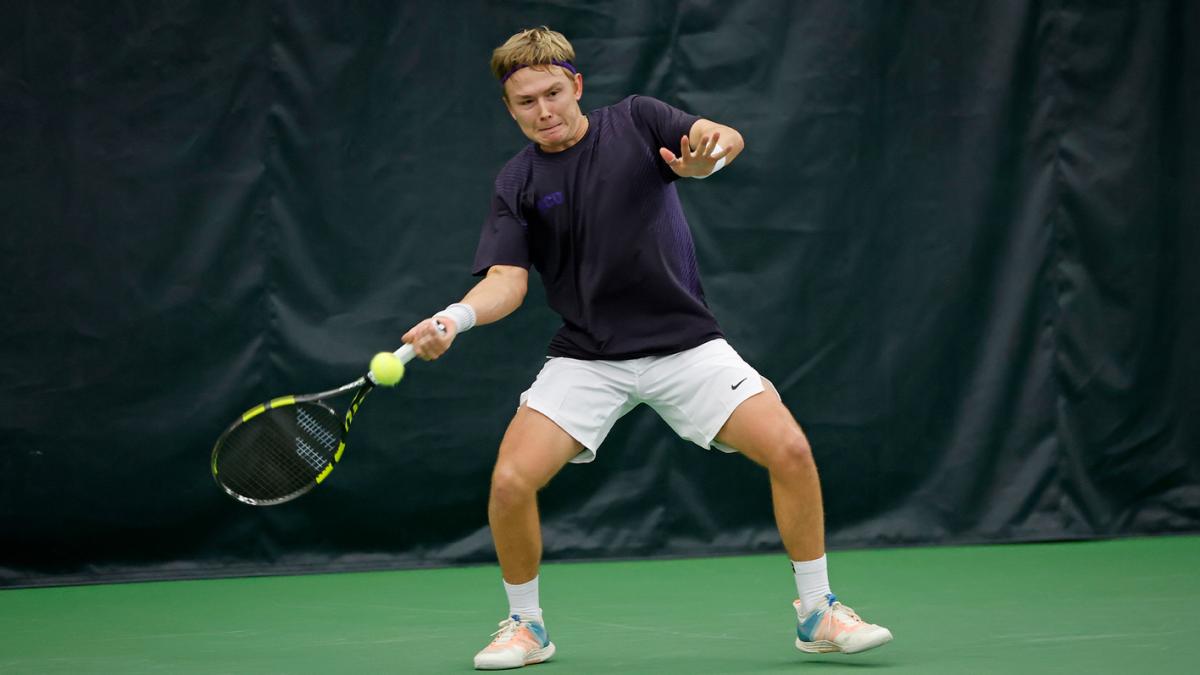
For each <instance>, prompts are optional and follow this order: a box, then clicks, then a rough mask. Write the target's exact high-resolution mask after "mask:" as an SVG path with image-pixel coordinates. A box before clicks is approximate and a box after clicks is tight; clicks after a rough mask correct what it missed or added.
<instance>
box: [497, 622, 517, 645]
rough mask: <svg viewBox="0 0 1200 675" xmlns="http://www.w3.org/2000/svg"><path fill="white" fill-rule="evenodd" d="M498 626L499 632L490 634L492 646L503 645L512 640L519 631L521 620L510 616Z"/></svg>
mask: <svg viewBox="0 0 1200 675" xmlns="http://www.w3.org/2000/svg"><path fill="white" fill-rule="evenodd" d="M498 625H499V626H500V630H498V631H496V632H495V633H492V643H493V644H503V643H505V642H508V641H509V640H512V639H513V636H514V635H516V634H517V631H518V630H520V629H521V620H520V619H517V618H515V617H511V616H510V617H508V618H506V619H504V620H503V621H501V622H500V623H499V624H498Z"/></svg>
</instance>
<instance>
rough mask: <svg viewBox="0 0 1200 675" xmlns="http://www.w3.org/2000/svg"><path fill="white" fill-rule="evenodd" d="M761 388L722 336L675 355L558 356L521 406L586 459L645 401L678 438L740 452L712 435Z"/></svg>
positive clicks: (544, 369)
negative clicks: (555, 430) (618, 357)
mask: <svg viewBox="0 0 1200 675" xmlns="http://www.w3.org/2000/svg"><path fill="white" fill-rule="evenodd" d="M763 387H764V385H763V379H762V377H761V376H760V375H759V374H758V371H756V370H754V368H752V367H750V365H749V364H748V363H746V362H745V361H743V360H742V357H740V356H738V354H737V352H735V351H734V350H733V347H730V346H729V343H728V342H726V341H725V340H721V339H717V340H713V341H711V342H706V343H704V344H702V345H700V346H699V347H693V348H692V349H689V350H687V351H682V352H679V353H677V354H670V355H667V356H646V357H643V358H640V359H629V360H626V361H585V360H581V359H572V358H567V357H561V356H558V357H553V358H550V359H549V360H547V361H546V365H545V366H543V367H542V371H541V372H540V373H538V376H537V379H536V380H534V382H533V385H532V386H530V387H529V389H527V390H525V391H524V392H523V393H522V394H521V404H522V405H526V406H528V407H530V408H532V409H533V410H536V411H538V412H540V413H542V414H543V415H545V416H546V417H549V418H550V419H551V420H553V421H554V423H555V424H557V425H558V426H560V427H562V429H563V430H564V431H566V432H567V433H568V434H570V435H571V436H572V437H573V438H574V439H575V440H577V441H579V442H580V443H581V444H583V446H584V450H583V451H582V452H580V453H579V454H578V455H576V456H575V457H574V458H573V459H571V461H572V462H574V463H576V464H582V463H585V462H590V461H592V460H594V459H595V458H596V450H598V449H599V448H600V444H601V443H603V442H604V438H605V437H606V436H608V432H609V431H611V430H612V428H613V425H614V424H616V422H617V420H619V419H621V417H622V416H623V415H625V414H626V413H628V412H629V411H630V410H633V409H634V408H636V407H637V406H638V405H639V404H641V403H645V404H646V405H648V406H650V407H651V408H653V409H654V411H655V412H657V413H658V415H659V417H662V418H663V420H664V421H666V423H667V424H669V425H670V426H671V429H673V430H674V431H675V433H677V434H679V436H680V437H682V438H684V439H686V440H689V441H691V442H693V443H695V444H696V445H699V446H700V447H702V448H709V447H715V448H717V449H718V450H721V451H724V452H736V450H735V449H733V448H730V447H728V446H724V445H721V444H720V443H714V442H713V439H714V438H715V437H716V435H717V432H719V431H720V430H721V427H723V426H725V422H726V420H728V419H729V416H730V415H731V414H733V411H734V409H735V408H737V407H738V406H739V405H741V403H742V402H743V401H745V400H746V399H748V398H750V397H751V396H754V395H755V394H757V393H759V392H761V391H763Z"/></svg>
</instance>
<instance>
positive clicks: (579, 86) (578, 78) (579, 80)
mask: <svg viewBox="0 0 1200 675" xmlns="http://www.w3.org/2000/svg"><path fill="white" fill-rule="evenodd" d="M582 97H583V74H582V73H575V100H576V101H578V100H579V99H580V98H582Z"/></svg>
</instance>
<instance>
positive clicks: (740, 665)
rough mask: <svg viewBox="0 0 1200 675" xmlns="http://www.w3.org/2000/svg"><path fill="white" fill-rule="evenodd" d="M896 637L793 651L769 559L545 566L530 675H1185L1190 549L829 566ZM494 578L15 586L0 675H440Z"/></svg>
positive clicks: (471, 635)
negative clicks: (552, 648)
mask: <svg viewBox="0 0 1200 675" xmlns="http://www.w3.org/2000/svg"><path fill="white" fill-rule="evenodd" d="M830 559H831V570H832V575H833V579H832V581H833V584H834V589H835V590H836V591H838V592H839V593H841V594H842V596H843V599H844V600H845V601H846V602H847V603H848V604H850V605H851V606H853V607H854V608H855V609H857V610H858V611H859V612H860V613H862V614H863V615H864V617H865V618H867V619H868V620H870V621H877V622H879V623H882V624H885V625H887V626H888V627H890V628H891V629H892V631H893V633H895V635H896V640H895V642H893V643H892V644H890V645H887V646H885V647H883V648H881V649H878V650H876V651H872V652H868V653H866V654H861V655H856V656H843V655H830V656H809V655H805V654H801V653H799V652H797V651H796V650H795V649H794V648H793V647H792V644H791V641H792V638H793V637H794V635H793V634H792V629H793V623H794V618H793V614H792V610H791V607H790V605H789V601H790V599H791V597H792V593H793V591H794V588H793V586H792V579H791V576H790V574H789V572H788V568H787V563H786V560H785V559H784V558H783V557H782V556H744V557H730V558H708V559H689V560H668V561H643V562H606V563H573V564H549V565H547V566H546V567H545V568H544V570H543V572H542V579H543V581H542V588H543V606H544V608H545V610H546V618H547V625H548V627H549V629H550V635H551V637H552V639H553V640H554V641H555V643H556V644H557V645H558V648H559V652H558V655H557V656H556V657H555V658H554V660H553V661H551V662H549V663H546V664H542V665H537V666H530V668H533V669H534V670H533V672H535V673H552V672H558V673H604V672H622V673H795V672H802V671H807V672H822V673H825V672H833V671H839V670H845V671H848V672H885V671H886V672H895V673H1014V672H1023V673H1129V672H1139V673H1144V672H1155V673H1193V672H1197V668H1198V665H1197V664H1200V644H1197V642H1198V641H1197V640H1196V639H1195V635H1196V634H1197V633H1198V632H1200V611H1198V610H1197V609H1196V608H1197V607H1198V606H1200V573H1198V572H1197V565H1198V563H1200V537H1172V538H1151V539H1124V540H1115V541H1103V542H1083V543H1063V544H1028V545H1005V546H978V547H966V548H923V549H900V550H869V551H849V552H837V553H832V554H831V555H830ZM503 610H504V597H503V592H502V590H501V589H500V587H499V581H498V571H497V569H496V568H494V567H472V568H458V569H438V570H419V571H400V572H377V573H362V574H330V575H314V576H299V577H263V578H244V579H225V580H211V581H179V582H159V583H142V584H122V585H107V586H81V587H66V588H45V589H28V590H13V591H5V592H3V593H0V672H4V673H318V672H321V673H330V672H335V673H376V672H378V673H384V672H388V673H453V672H470V671H471V657H472V656H473V655H474V653H475V651H477V650H478V649H479V648H480V647H482V646H483V645H484V644H485V643H486V641H487V637H488V632H489V631H490V630H491V629H492V626H494V623H495V622H496V621H499V620H500V619H501V618H502V612H503Z"/></svg>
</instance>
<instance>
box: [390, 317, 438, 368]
mask: <svg viewBox="0 0 1200 675" xmlns="http://www.w3.org/2000/svg"><path fill="white" fill-rule="evenodd" d="M433 325H434V326H437V329H438V332H439V333H441V334H442V335H445V334H446V327H445V326H443V325H442V322H441V321H434V322H433ZM392 353H393V354H395V355H396V358H398V359H400V363H403V364H404V365H408V362H409V361H412V360H413V357H415V356H416V355H417V354H416V352H414V351H413V346H412V345H404V346H403V347H401V348H400V349H397V350H396V351H394V352H392Z"/></svg>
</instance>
